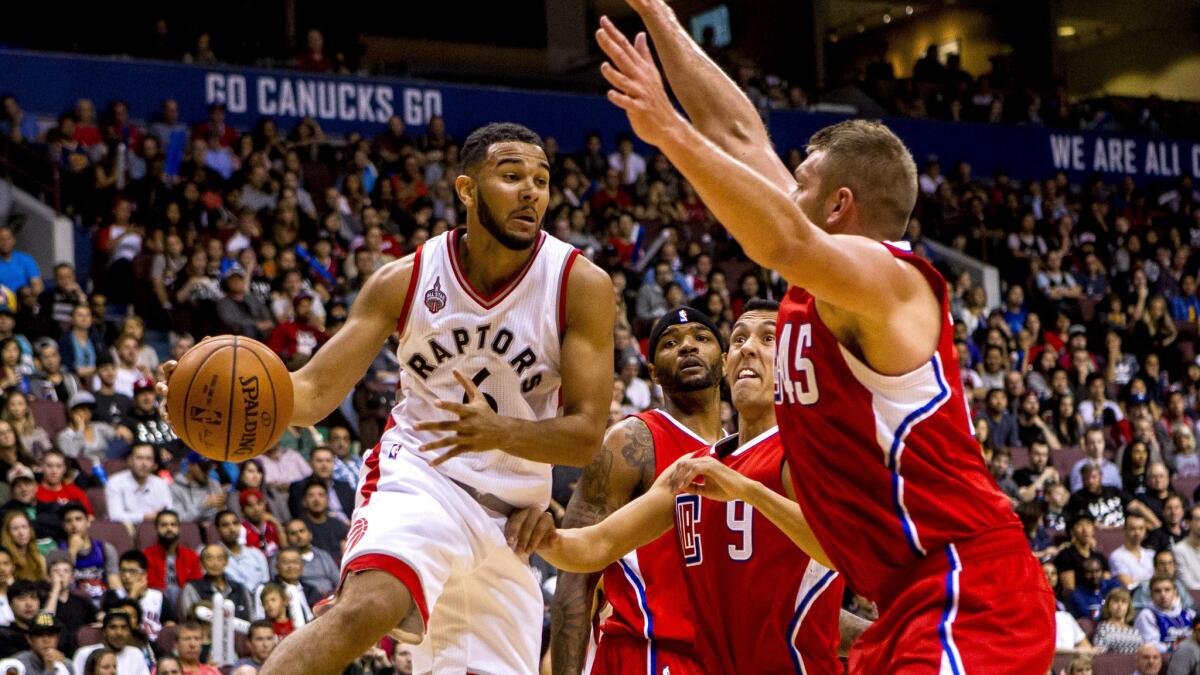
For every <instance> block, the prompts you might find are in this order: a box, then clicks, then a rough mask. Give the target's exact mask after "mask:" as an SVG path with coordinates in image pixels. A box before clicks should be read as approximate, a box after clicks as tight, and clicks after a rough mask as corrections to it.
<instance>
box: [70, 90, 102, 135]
mask: <svg viewBox="0 0 1200 675" xmlns="http://www.w3.org/2000/svg"><path fill="white" fill-rule="evenodd" d="M75 140H76V141H78V142H79V143H80V144H81V145H84V146H87V147H91V146H93V145H99V144H100V142H101V141H102V140H103V139H102V138H101V136H100V127H99V126H97V125H96V106H95V104H94V103H92V100H91V99H90V98H81V99H79V100H78V101H76V102H75Z"/></svg>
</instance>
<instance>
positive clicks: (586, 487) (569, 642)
mask: <svg viewBox="0 0 1200 675" xmlns="http://www.w3.org/2000/svg"><path fill="white" fill-rule="evenodd" d="M618 451H619V453H620V454H619V455H618ZM647 476H648V477H649V481H647ZM653 479H654V440H653V438H652V437H651V435H650V430H649V428H647V427H646V425H645V424H644V423H643V422H641V421H640V420H637V419H630V420H627V421H625V422H623V423H621V424H618V425H617V426H614V427H613V428H612V429H610V430H609V432H608V436H607V437H606V438H605V439H604V444H603V445H602V446H601V448H600V451H599V452H598V453H596V457H595V459H593V460H592V463H591V464H589V465H588V466H586V467H584V469H583V475H581V476H580V478H579V484H578V485H577V486H576V488H575V494H573V495H572V496H571V500H570V502H568V503H567V510H566V514H565V515H564V516H563V527H564V528H572V527H587V526H588V525H594V524H595V523H598V522H600V521H601V520H604V519H605V518H607V517H608V516H609V515H610V514H612V513H613V512H614V511H616V510H617V509H619V508H621V507H622V506H624V505H625V504H626V503H627V502H629V501H630V500H632V499H633V498H634V497H635V496H636V494H635V493H636V492H639V491H640V490H641V489H644V487H646V486H649V485H650V482H652V481H653ZM600 577H601V573H598V572H597V573H592V574H573V573H562V574H560V575H559V577H558V585H557V587H556V589H555V593H554V602H553V604H551V607H550V651H551V657H550V659H551V669H552V671H553V673H554V675H579V673H580V672H582V670H583V665H584V661H585V660H586V657H587V644H588V635H589V634H590V632H591V627H592V624H591V617H592V605H593V600H594V598H595V589H596V584H597V583H599V581H600Z"/></svg>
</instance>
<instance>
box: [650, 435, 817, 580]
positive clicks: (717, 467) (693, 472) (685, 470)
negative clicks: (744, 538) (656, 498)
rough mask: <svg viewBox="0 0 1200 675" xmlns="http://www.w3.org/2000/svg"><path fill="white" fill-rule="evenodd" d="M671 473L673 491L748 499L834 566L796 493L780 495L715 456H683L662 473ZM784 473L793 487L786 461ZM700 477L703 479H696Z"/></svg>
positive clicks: (785, 481)
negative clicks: (798, 501) (805, 514)
mask: <svg viewBox="0 0 1200 675" xmlns="http://www.w3.org/2000/svg"><path fill="white" fill-rule="evenodd" d="M668 473H669V474H670V478H669V479H668V484H669V486H670V489H671V491H672V493H678V492H686V493H689V494H694V495H700V496H701V497H706V498H708V499H715V500H718V501H722V502H728V501H733V500H735V499H736V500H741V501H743V502H746V503H747V504H749V505H750V506H752V507H754V509H755V510H756V511H758V512H759V513H761V514H763V516H764V517H766V519H767V520H769V521H771V522H772V523H773V524H774V525H775V527H778V528H779V529H780V530H781V531H782V532H783V533H784V534H786V535H787V537H788V539H791V540H792V543H794V544H795V545H796V546H797V547H799V548H800V550H802V551H804V552H805V553H806V554H808V556H809V557H810V558H812V559H813V560H816V561H817V562H819V563H821V564H822V565H824V566H826V567H828V568H829V569H834V567H833V563H832V562H830V560H829V555H828V554H826V553H825V550H824V549H823V548H821V544H820V543H818V542H817V538H816V537H815V536H814V535H813V532H812V529H811V528H810V527H809V526H808V521H807V520H806V519H805V517H804V513H803V512H802V511H800V505H799V504H797V503H796V501H795V498H794V497H795V493H794V492H792V493H791V494H789V495H787V496H784V495H781V494H779V493H778V492H775V491H774V490H772V489H771V488H769V487H767V486H765V485H763V484H762V483H760V482H758V481H756V480H754V479H753V478H747V477H746V476H743V475H742V474H740V473H738V472H737V471H734V470H733V469H731V468H729V467H728V466H725V465H724V464H722V463H721V462H719V461H717V460H716V459H714V458H713V457H686V458H683V459H680V460H679V461H678V462H676V463H675V464H673V465H672V466H671V469H670V470H669V471H664V472H663V475H664V476H665V475H667V474H668ZM782 473H783V485H784V489H785V490H788V491H791V490H793V487H792V481H791V475H790V472H789V471H788V467H787V463H786V462H784V464H783V468H782ZM697 479H703V480H702V481H697Z"/></svg>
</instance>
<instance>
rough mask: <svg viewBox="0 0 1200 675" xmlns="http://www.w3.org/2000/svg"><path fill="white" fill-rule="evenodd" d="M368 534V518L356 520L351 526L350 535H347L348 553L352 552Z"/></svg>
mask: <svg viewBox="0 0 1200 675" xmlns="http://www.w3.org/2000/svg"><path fill="white" fill-rule="evenodd" d="M366 533H367V519H366V518H356V519H355V520H354V522H353V523H352V524H351V525H350V533H349V534H347V535H346V550H347V551H350V550H352V549H353V548H354V545H355V544H357V543H358V540H360V539H362V538H363V535H364V534H366Z"/></svg>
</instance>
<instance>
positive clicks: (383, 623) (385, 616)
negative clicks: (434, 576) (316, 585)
mask: <svg viewBox="0 0 1200 675" xmlns="http://www.w3.org/2000/svg"><path fill="white" fill-rule="evenodd" d="M412 607H413V599H412V594H411V593H410V592H409V590H408V587H406V586H405V585H404V584H403V583H402V582H401V581H400V580H398V579H396V578H395V577H393V576H391V575H389V574H387V573H385V572H364V573H362V574H358V575H355V576H353V577H350V578H348V579H347V580H346V585H345V587H344V588H343V589H342V592H341V594H340V597H339V598H338V602H337V604H336V605H335V606H334V607H333V609H331V610H329V612H328V614H329V617H330V618H332V619H334V620H335V621H336V622H337V623H341V624H344V625H345V626H346V628H347V629H348V630H352V631H364V630H365V631H371V630H378V631H387V630H390V629H391V628H392V627H394V626H396V625H397V624H399V623H400V621H402V620H403V619H404V617H405V616H407V615H408V613H409V612H410V611H411V610H412Z"/></svg>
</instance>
